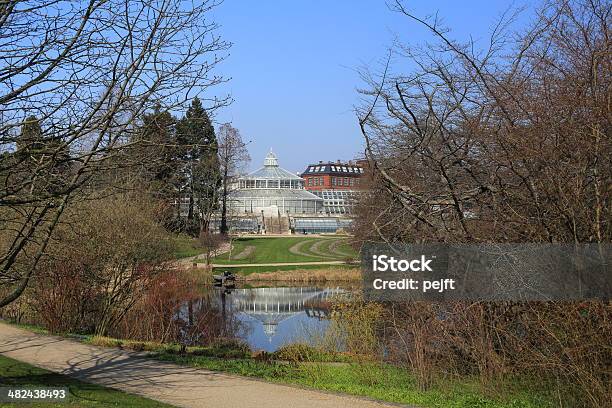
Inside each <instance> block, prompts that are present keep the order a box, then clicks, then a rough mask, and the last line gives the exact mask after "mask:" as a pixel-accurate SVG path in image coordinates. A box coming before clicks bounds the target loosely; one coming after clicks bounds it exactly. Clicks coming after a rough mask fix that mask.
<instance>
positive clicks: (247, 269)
mask: <svg viewBox="0 0 612 408" xmlns="http://www.w3.org/2000/svg"><path fill="white" fill-rule="evenodd" d="M329 267H330V268H333V269H358V267H357V268H356V267H355V266H354V265H329ZM324 269H326V265H288V266H244V267H237V268H231V269H230V268H223V267H222V266H221V267H215V268H213V273H220V272H223V271H231V272H234V273H239V274H241V275H250V274H252V273H266V272H284V271H301V270H324Z"/></svg>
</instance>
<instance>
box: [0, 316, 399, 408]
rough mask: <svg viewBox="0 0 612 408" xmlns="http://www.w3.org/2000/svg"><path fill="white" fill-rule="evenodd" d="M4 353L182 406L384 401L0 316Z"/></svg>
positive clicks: (339, 407) (367, 404)
mask: <svg viewBox="0 0 612 408" xmlns="http://www.w3.org/2000/svg"><path fill="white" fill-rule="evenodd" d="M0 353H1V354H3V355H5V356H7V357H10V358H14V359H16V360H20V361H24V362H26V363H29V364H32V365H35V366H38V367H42V368H45V369H47V370H50V371H54V372H56V373H61V374H65V375H69V376H71V377H74V378H78V379H80V380H83V381H86V382H90V383H95V384H100V385H104V386H107V387H112V388H116V389H119V390H122V391H126V392H129V393H132V394H138V395H142V396H144V397H147V398H151V399H154V400H158V401H162V402H165V403H168V404H173V405H176V406H180V407H190V408H191V407H193V408H196V407H198V408H199V407H216V408H217V407H218V408H261V407H266V408H277V407H278V408H281V407H282V408H284V407H291V408H345V407H346V408H373V407H383V406H394V405H386V404H383V403H379V402H375V401H371V400H366V399H361V398H356V397H350V396H343V395H337V394H329V393H323V392H316V391H310V390H305V389H301V388H296V387H289V386H283V385H278V384H271V383H267V382H263V381H255V380H249V379H246V378H242V377H237V376H231V375H226V374H221V373H215V372H212V371H207V370H201V369H197V368H191V367H183V366H179V365H176V364H171V363H165V362H161V361H156V360H152V359H148V358H145V357H144V353H135V352H127V351H123V350H117V349H105V348H100V347H94V346H89V345H86V344H82V343H78V342H76V341H73V340H69V339H65V338H61V337H55V336H46V335H41V334H35V333H32V332H29V331H26V330H23V329H19V328H15V327H13V326H10V325H7V324H5V323H1V322H0Z"/></svg>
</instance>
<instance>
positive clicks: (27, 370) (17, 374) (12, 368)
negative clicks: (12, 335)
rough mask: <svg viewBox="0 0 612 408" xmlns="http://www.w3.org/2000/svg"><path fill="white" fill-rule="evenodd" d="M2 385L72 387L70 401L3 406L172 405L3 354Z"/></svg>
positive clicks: (0, 362) (0, 374)
mask: <svg viewBox="0 0 612 408" xmlns="http://www.w3.org/2000/svg"><path fill="white" fill-rule="evenodd" d="M0 386H11V387H19V388H30V387H31V388H33V387H67V388H68V389H69V400H68V401H67V402H55V403H54V402H30V403H10V404H9V403H2V404H0V405H1V406H2V407H23V406H26V407H31V408H38V407H44V408H51V407H57V408H66V407H71V408H77V407H79V408H80V407H83V408H85V407H134V408H138V407H147V408H150V407H153V408H154V407H171V405H167V404H162V403H161V402H157V401H153V400H150V399H146V398H143V397H139V396H136V395H131V394H126V393H124V392H121V391H117V390H114V389H111V388H106V387H102V386H99V385H94V384H88V383H85V382H82V381H79V380H75V379H72V378H70V377H67V376H65V375H61V374H55V373H52V372H50V371H47V370H43V369H41V368H38V367H34V366H31V365H29V364H26V363H22V362H20V361H16V360H13V359H10V358H8V357H4V356H2V355H0Z"/></svg>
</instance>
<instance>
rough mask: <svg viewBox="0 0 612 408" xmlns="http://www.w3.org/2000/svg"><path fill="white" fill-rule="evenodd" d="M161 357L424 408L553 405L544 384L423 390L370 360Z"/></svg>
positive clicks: (444, 385)
mask: <svg viewBox="0 0 612 408" xmlns="http://www.w3.org/2000/svg"><path fill="white" fill-rule="evenodd" d="M156 358H158V359H161V360H164V361H172V362H175V363H179V364H185V365H190V366H194V367H200V368H206V369H209V370H214V371H224V372H229V373H232V374H238V375H243V376H248V377H257V378H261V379H264V380H267V381H271V382H277V383H284V384H295V385H300V386H305V387H309V388H314V389H318V390H325V391H333V392H342V393H347V394H352V395H357V396H363V397H370V398H374V399H378V400H382V401H388V402H395V403H400V404H415V405H418V406H420V407H424V408H548V407H552V406H553V404H552V403H551V400H550V399H549V398H548V396H547V395H545V393H544V392H543V391H542V390H538V391H533V390H529V389H528V387H527V385H525V384H523V385H521V386H520V387H517V386H515V385H514V384H511V383H509V384H499V385H498V386H496V387H495V389H496V390H497V395H486V393H483V392H482V391H481V388H480V385H479V383H478V381H477V379H463V380H461V381H458V380H454V381H453V380H446V381H440V382H439V383H438V384H436V385H435V386H433V387H431V388H430V389H428V390H424V391H423V390H420V389H419V388H418V386H417V383H416V381H415V380H414V377H413V376H412V375H410V373H409V372H407V371H406V370H403V369H400V368H397V367H394V366H391V365H386V364H382V365H381V364H368V363H361V364H357V363H352V364H347V363H340V364H338V363H294V364H288V363H282V362H265V361H257V360H253V359H219V358H212V357H207V356H204V357H203V356H192V355H186V356H183V355H176V354H167V353H161V354H158V355H156Z"/></svg>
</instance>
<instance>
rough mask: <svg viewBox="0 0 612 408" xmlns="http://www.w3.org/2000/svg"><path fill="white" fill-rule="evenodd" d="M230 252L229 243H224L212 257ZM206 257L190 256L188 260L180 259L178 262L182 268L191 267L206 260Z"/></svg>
mask: <svg viewBox="0 0 612 408" xmlns="http://www.w3.org/2000/svg"><path fill="white" fill-rule="evenodd" d="M229 250H230V244H229V242H224V243H223V244H221V246H220V247H219V248H217V249H216V250H215V251H214V252H213V253H212V254H211V257H215V256H219V255H221V254H224V253H226V252H229ZM205 255H206V254H199V255H194V256H188V257H186V258H181V259H178V260H177V262H178V264H179V265H180V266H182V267H191V266H192V265H193V264H194V263H197V262H198V261H201V260H204V257H205Z"/></svg>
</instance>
